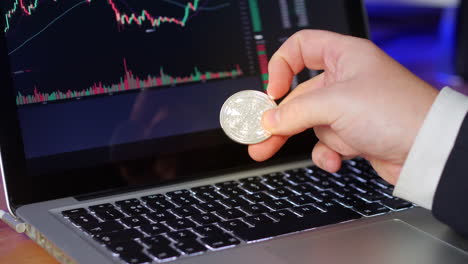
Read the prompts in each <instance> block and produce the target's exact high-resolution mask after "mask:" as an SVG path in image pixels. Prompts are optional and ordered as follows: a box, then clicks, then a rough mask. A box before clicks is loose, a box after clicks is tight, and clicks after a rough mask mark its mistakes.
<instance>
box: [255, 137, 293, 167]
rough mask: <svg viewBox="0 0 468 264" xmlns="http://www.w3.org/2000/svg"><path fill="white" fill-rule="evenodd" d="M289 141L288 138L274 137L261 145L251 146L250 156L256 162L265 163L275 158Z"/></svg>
mask: <svg viewBox="0 0 468 264" xmlns="http://www.w3.org/2000/svg"><path fill="white" fill-rule="evenodd" d="M287 140H288V137H284V136H272V137H270V138H269V139H267V140H265V141H263V142H261V143H258V144H255V145H249V149H248V151H249V155H250V157H251V158H252V159H253V160H255V161H259V162H260V161H265V160H267V159H269V158H271V157H273V155H275V154H276V152H278V150H279V149H280V148H281V147H282V146H283V145H284V144H285V143H286V141H287Z"/></svg>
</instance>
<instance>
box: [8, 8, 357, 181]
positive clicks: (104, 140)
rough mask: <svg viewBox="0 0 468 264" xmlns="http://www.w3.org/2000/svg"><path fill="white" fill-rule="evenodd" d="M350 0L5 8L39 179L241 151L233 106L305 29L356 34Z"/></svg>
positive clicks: (26, 140)
mask: <svg viewBox="0 0 468 264" xmlns="http://www.w3.org/2000/svg"><path fill="white" fill-rule="evenodd" d="M347 2H348V1H346V0H333V1H319V0H157V1H141V0H138V1H136V0H67V1H65V0H4V1H1V3H0V10H1V14H2V16H1V18H2V19H3V24H2V30H3V32H4V36H5V39H6V49H7V53H8V58H9V67H10V72H11V78H12V83H13V88H14V89H15V90H14V93H15V98H11V100H15V103H16V106H17V114H18V119H19V126H20V131H21V138H22V143H23V146H24V156H25V158H26V167H27V173H28V175H39V174H41V175H43V174H51V173H58V172H63V171H69V170H72V169H79V168H91V167H95V166H100V165H102V164H108V163H116V162H122V161H135V160H139V159H144V158H149V157H156V156H158V157H167V156H171V155H172V156H173V157H174V156H175V157H177V156H178V155H179V156H180V154H181V153H186V152H190V151H197V152H198V153H203V151H204V150H206V149H208V148H211V149H212V150H220V149H221V148H220V147H221V146H226V148H227V146H234V144H233V143H232V142H231V141H230V140H229V139H228V138H227V137H226V136H224V135H223V134H222V133H221V132H220V124H219V110H220V108H221V105H222V104H223V102H224V101H225V100H226V99H227V98H228V97H229V96H230V95H232V94H233V93H235V92H237V91H240V90H245V89H255V90H260V91H262V90H264V89H265V88H266V86H267V83H268V71H267V65H268V57H270V56H271V55H272V54H273V53H274V51H275V50H276V49H277V48H278V47H279V46H280V45H281V43H283V42H284V41H285V40H286V39H287V37H288V36H290V35H291V34H293V33H294V32H296V31H298V30H301V29H307V28H319V29H327V30H332V31H336V32H341V33H346V34H352V33H353V32H352V29H351V27H350V22H349V21H350V16H349V10H348V8H347V6H348V5H349V4H347ZM316 74H317V72H316V71H313V70H306V71H304V72H303V73H301V74H299V75H298V76H297V77H296V78H295V80H294V84H293V86H294V85H297V84H298V83H300V82H303V81H305V80H307V79H309V78H312V77H313V76H315V75H316ZM243 150H244V152H243V154H242V155H244V156H245V157H247V152H246V151H245V149H243ZM214 156H215V155H214ZM214 156H210V157H211V158H213V157H214ZM117 185H119V184H117Z"/></svg>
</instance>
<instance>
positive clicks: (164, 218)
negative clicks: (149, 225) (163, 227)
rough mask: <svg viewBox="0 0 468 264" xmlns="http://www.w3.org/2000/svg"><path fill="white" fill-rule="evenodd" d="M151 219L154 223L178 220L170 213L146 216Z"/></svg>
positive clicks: (155, 213)
mask: <svg viewBox="0 0 468 264" xmlns="http://www.w3.org/2000/svg"><path fill="white" fill-rule="evenodd" d="M146 216H147V217H148V218H149V219H151V220H153V221H154V222H165V221H169V220H173V219H176V216H175V215H173V214H171V213H169V212H154V213H149V214H147V215H146Z"/></svg>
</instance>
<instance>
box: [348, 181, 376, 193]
mask: <svg viewBox="0 0 468 264" xmlns="http://www.w3.org/2000/svg"><path fill="white" fill-rule="evenodd" d="M349 186H350V187H351V188H354V189H356V190H357V191H359V193H366V192H370V191H372V189H373V188H372V187H370V186H368V185H366V184H362V183H353V184H350V185H349Z"/></svg>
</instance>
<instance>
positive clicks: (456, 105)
mask: <svg viewBox="0 0 468 264" xmlns="http://www.w3.org/2000/svg"><path fill="white" fill-rule="evenodd" d="M467 112H468V97H467V96H465V95H463V94H461V93H458V92H456V91H455V90H452V89H451V88H449V87H445V88H444V89H442V91H441V92H440V93H439V95H438V96H437V98H436V100H435V102H434V104H433V105H432V107H431V109H430V110H429V113H428V114H427V116H426V119H425V120H424V122H423V125H422V127H421V129H420V130H419V132H418V135H417V136H416V139H415V141H414V143H413V146H412V147H411V150H410V152H409V154H408V157H407V159H406V161H405V163H404V164H403V168H402V170H401V173H400V178H399V179H398V182H397V183H396V186H395V190H394V191H393V195H394V196H397V197H400V198H403V199H405V200H408V201H411V202H413V203H415V204H417V205H419V206H422V207H424V208H426V209H429V210H430V209H432V203H433V200H434V195H435V192H436V190H437V185H438V184H439V180H440V177H441V176H442V172H443V170H444V167H445V163H446V162H447V159H448V157H449V155H450V152H451V151H452V148H453V146H454V144H455V140H456V139H457V135H458V131H459V130H460V127H461V125H462V122H463V120H464V118H465V115H466V113H467Z"/></svg>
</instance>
